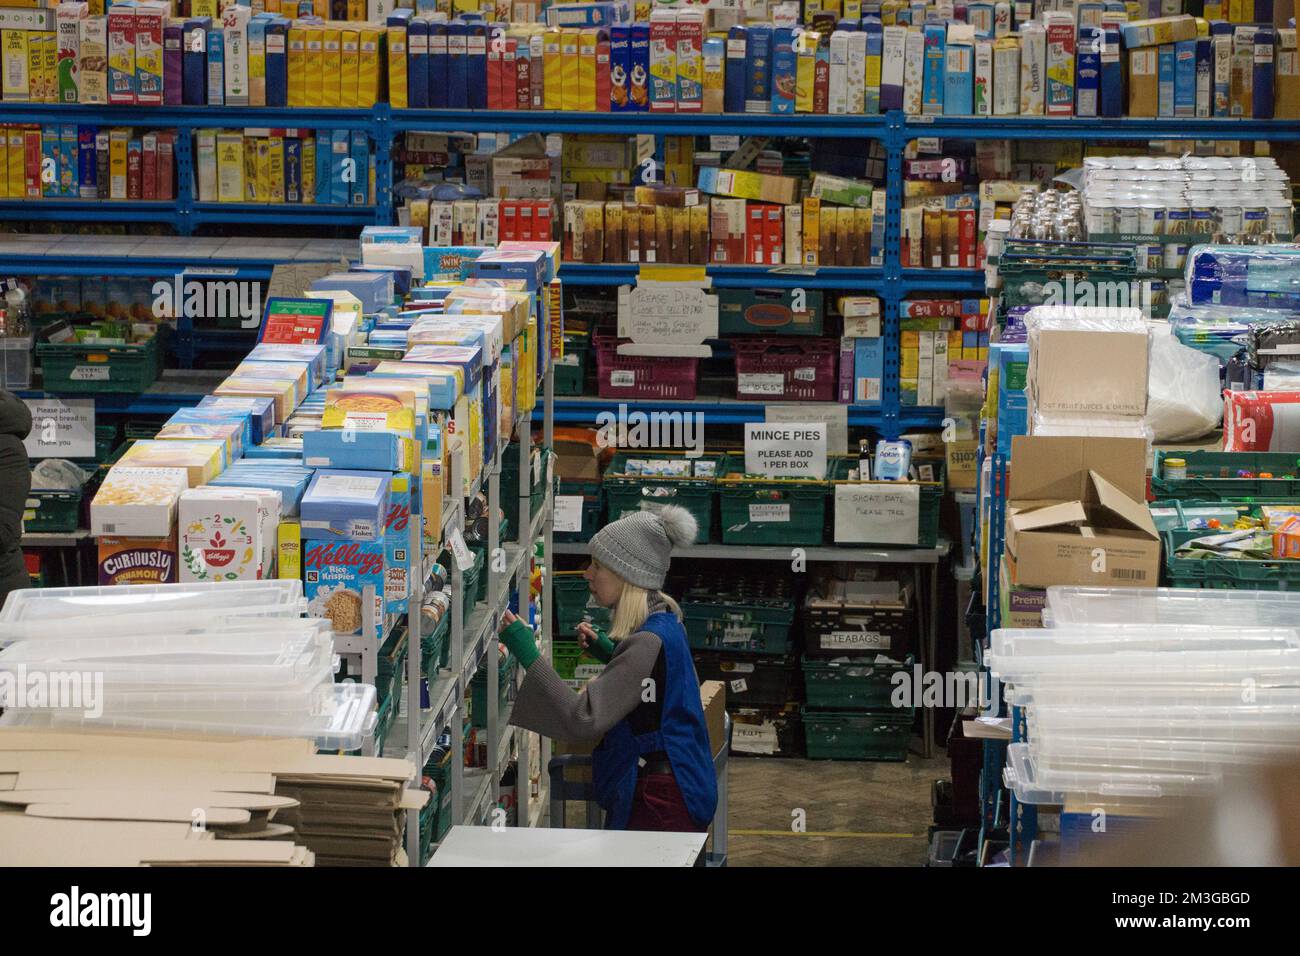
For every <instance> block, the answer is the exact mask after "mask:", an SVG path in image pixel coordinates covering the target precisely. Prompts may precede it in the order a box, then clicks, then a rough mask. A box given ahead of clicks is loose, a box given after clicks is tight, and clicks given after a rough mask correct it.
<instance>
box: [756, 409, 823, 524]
mask: <svg viewBox="0 0 1300 956" xmlns="http://www.w3.org/2000/svg"><path fill="white" fill-rule="evenodd" d="M826 431H827V426H826V423H825V422H806V423H796V424H789V425H787V424H779V425H772V424H768V423H766V422H764V423H754V422H751V423H749V424H747V425H745V471H746V473H748V474H751V475H768V476H771V477H781V478H808V479H812V480H816V481H820V480H822V479H823V478H825V477H826ZM776 520H787V521H788V520H789V518H785V519H776Z"/></svg>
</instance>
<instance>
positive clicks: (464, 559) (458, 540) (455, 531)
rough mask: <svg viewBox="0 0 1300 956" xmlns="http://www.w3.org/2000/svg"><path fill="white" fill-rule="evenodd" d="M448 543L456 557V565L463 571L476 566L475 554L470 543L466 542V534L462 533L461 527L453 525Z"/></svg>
mask: <svg viewBox="0 0 1300 956" xmlns="http://www.w3.org/2000/svg"><path fill="white" fill-rule="evenodd" d="M447 544H448V545H449V546H450V547H451V554H452V557H454V558H455V559H456V567H458V568H460V569H461V570H462V571H468V570H469V569H470V568H472V567H474V555H472V554H470V551H469V545H467V544H466V543H465V536H464V535H463V534H461V531H460V528H455V527H453V528H452V529H451V531H449V532H448V533H447Z"/></svg>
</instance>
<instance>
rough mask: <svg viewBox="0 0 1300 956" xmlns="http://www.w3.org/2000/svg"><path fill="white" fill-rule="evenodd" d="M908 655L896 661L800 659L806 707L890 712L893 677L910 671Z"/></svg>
mask: <svg viewBox="0 0 1300 956" xmlns="http://www.w3.org/2000/svg"><path fill="white" fill-rule="evenodd" d="M913 661H914V658H913V657H912V656H911V655H910V654H909V655H908V656H907V658H906V659H905V660H903V661H901V662H899V661H885V660H873V659H871V658H862V659H860V660H852V659H836V660H826V659H822V658H817V657H810V656H808V655H807V654H805V655H804V658H803V680H804V691H805V699H806V701H807V703H808V706H809V707H811V708H814V709H819V710H831V711H844V710H853V709H864V710H884V709H888V708H892V706H893V702H892V697H893V693H894V690H895V683H894V675H895V674H899V673H902V674H907V673H909V672H910V671H911V670H912V665H913Z"/></svg>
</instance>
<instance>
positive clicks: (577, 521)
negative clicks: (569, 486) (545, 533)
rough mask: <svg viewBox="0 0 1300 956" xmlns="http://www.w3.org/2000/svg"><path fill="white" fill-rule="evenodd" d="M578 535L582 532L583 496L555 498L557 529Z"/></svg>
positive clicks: (559, 496) (557, 496) (560, 496)
mask: <svg viewBox="0 0 1300 956" xmlns="http://www.w3.org/2000/svg"><path fill="white" fill-rule="evenodd" d="M554 530H556V531H565V532H571V533H573V534H577V533H578V532H580V531H582V495H556V496H555V529H554Z"/></svg>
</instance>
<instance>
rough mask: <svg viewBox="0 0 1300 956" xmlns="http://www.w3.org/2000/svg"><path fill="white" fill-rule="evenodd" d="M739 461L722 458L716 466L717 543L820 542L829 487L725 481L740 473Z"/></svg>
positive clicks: (795, 482)
mask: <svg viewBox="0 0 1300 956" xmlns="http://www.w3.org/2000/svg"><path fill="white" fill-rule="evenodd" d="M744 467H745V463H744V458H743V457H742V456H739V455H727V456H725V457H724V458H723V461H722V464H721V465H719V467H718V474H719V476H720V477H719V478H718V508H719V510H720V512H721V518H722V543H723V544H753V545H792V546H793V545H820V544H822V543H823V542H824V541H825V538H826V499H827V497H828V495H829V493H830V484H829V482H826V481H804V480H801V479H788V480H787V479H779V478H771V479H762V478H757V479H755V478H727V477H726V475H727V474H729V473H731V472H732V471H736V472H743V471H744Z"/></svg>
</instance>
